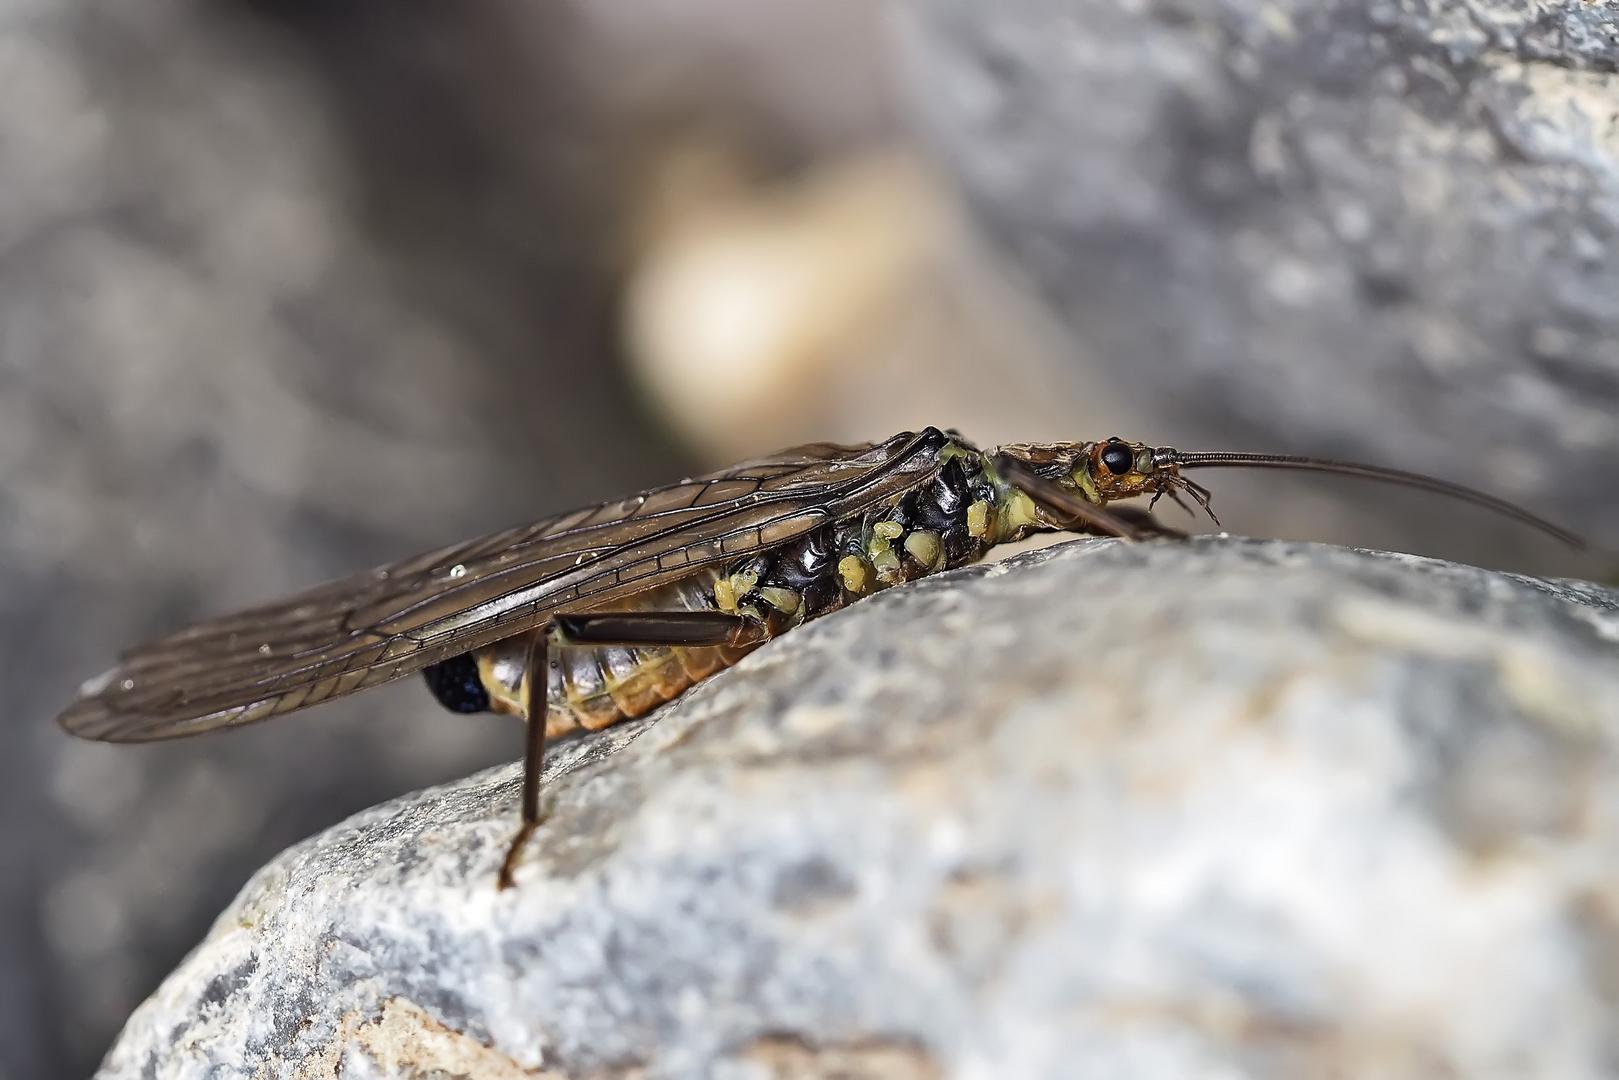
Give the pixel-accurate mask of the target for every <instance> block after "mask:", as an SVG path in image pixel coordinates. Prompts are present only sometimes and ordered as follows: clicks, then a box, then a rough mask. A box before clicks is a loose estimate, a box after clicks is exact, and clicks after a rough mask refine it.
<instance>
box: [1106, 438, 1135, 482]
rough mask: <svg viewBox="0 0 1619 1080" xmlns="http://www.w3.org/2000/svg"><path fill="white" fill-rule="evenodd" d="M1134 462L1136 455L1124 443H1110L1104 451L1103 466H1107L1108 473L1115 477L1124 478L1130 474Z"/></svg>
mask: <svg viewBox="0 0 1619 1080" xmlns="http://www.w3.org/2000/svg"><path fill="white" fill-rule="evenodd" d="M1134 461H1135V455H1134V454H1132V453H1130V448H1129V447H1128V446H1126V445H1125V444H1124V443H1121V442H1116V443H1108V444H1107V446H1106V447H1104V448H1103V449H1102V464H1103V465H1105V466H1107V471H1108V472H1110V473H1112V474H1113V475H1114V476H1123V475H1124V474H1125V473H1127V472H1129V471H1130V465H1131V463H1132V462H1134Z"/></svg>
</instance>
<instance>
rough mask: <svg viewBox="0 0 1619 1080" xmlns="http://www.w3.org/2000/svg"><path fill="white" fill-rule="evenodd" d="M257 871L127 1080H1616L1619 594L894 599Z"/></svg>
mask: <svg viewBox="0 0 1619 1080" xmlns="http://www.w3.org/2000/svg"><path fill="white" fill-rule="evenodd" d="M549 772H550V774H551V776H552V777H553V781H552V783H551V785H550V786H549V787H548V789H547V791H548V795H547V806H548V811H547V813H548V817H547V821H546V823H545V825H544V826H543V827H542V829H541V830H540V831H539V833H538V834H537V835H536V837H535V838H534V840H533V842H532V843H531V844H530V845H529V848H528V851H527V853H526V856H525V857H524V859H523V862H522V865H521V867H520V868H519V870H518V874H517V877H518V888H516V889H515V890H510V891H507V892H504V893H503V892H500V891H497V889H496V887H495V871H496V867H497V865H498V864H499V861H500V858H501V855H502V850H503V847H504V845H505V843H506V841H507V840H508V839H509V838H510V837H511V835H512V832H513V829H514V826H515V816H516V804H517V786H518V773H517V770H516V768H515V766H508V767H504V768H499V769H495V770H492V771H489V772H485V773H481V774H479V775H476V776H473V777H471V778H470V779H468V780H465V781H463V782H460V783H456V784H451V785H448V786H444V787H440V788H435V789H432V790H428V791H425V792H421V793H419V794H416V795H413V796H408V797H406V798H402V799H398V800H396V801H394V802H391V803H388V804H385V805H383V806H379V807H376V808H375V809H372V810H369V811H366V812H364V813H361V814H359V815H357V816H355V817H354V818H352V819H350V820H349V821H347V822H345V823H343V824H342V825H339V826H337V827H336V828H333V829H331V830H329V831H327V832H325V833H323V834H321V835H319V836H316V837H313V838H312V839H310V840H308V841H306V842H304V843H302V844H299V845H298V846H296V847H293V848H291V849H290V850H288V851H287V852H286V853H285V854H283V855H282V856H281V857H279V858H278V859H276V860H275V861H274V862H272V863H271V864H270V865H268V866H267V867H265V868H264V869H263V870H261V871H260V872H259V873H258V875H257V876H256V877H254V878H253V880H252V881H251V882H250V883H249V884H248V885H247V887H246V888H245V889H244V890H243V891H242V893H241V895H240V896H239V897H238V898H237V899H236V901H235V903H234V904H232V905H231V906H230V908H229V909H228V910H226V911H225V913H224V914H223V915H221V916H220V917H219V919H218V921H217V922H216V923H215V924H214V927H213V929H212V931H211V932H210V933H209V934H208V936H207V938H206V940H204V941H203V943H202V944H201V945H200V946H198V948H197V949H196V950H195V951H194V952H193V953H192V954H191V956H190V957H189V958H188V959H187V960H186V961H185V962H184V963H183V964H182V965H181V967H180V968H179V969H178V970H177V971H176V972H175V973H174V974H173V975H172V976H171V977H170V978H169V980H168V981H167V982H166V983H165V984H164V985H163V987H162V988H161V989H160V990H159V991H158V993H157V994H156V995H154V996H153V997H152V998H151V999H150V1000H149V1001H148V1002H147V1003H146V1004H145V1005H143V1006H142V1007H141V1008H140V1009H139V1011H137V1012H136V1014H135V1015H134V1017H133V1018H132V1019H131V1020H130V1021H129V1024H128V1026H127V1027H126V1029H125V1030H124V1033H123V1035H122V1037H121V1038H120V1040H119V1041H118V1043H117V1044H116V1045H115V1046H114V1048H113V1050H112V1051H111V1053H110V1055H109V1056H108V1058H107V1059H106V1062H105V1064H104V1066H103V1068H102V1070H101V1072H100V1074H99V1076H100V1077H101V1080H119V1078H125V1077H128V1078H135V1077H142V1078H160V1080H170V1078H182V1077H209V1078H213V1080H219V1078H225V1077H248V1076H253V1077H263V1076H268V1077H291V1076H298V1077H336V1076H339V1075H341V1076H344V1077H365V1076H372V1077H374V1076H387V1077H399V1078H425V1077H446V1076H450V1077H472V1078H480V1080H482V1078H495V1077H499V1078H508V1077H522V1076H548V1077H551V1076H566V1077H576V1078H579V1077H630V1076H637V1077H639V1076H646V1077H652V1076H656V1077H726V1078H743V1077H831V1076H839V1077H885V1078H899V1077H903V1078H912V1077H915V1078H924V1077H927V1078H931V1077H944V1076H953V1077H990V1076H1018V1077H1087V1076H1096V1077H1104V1076H1105V1077H1158V1076H1165V1077H1184V1076H1216V1075H1218V1076H1253V1077H1284V1076H1302V1075H1307V1076H1327V1075H1330V1076H1344V1077H1356V1076H1377V1077H1380V1078H1399V1077H1419V1076H1420V1077H1428V1076H1434V1075H1467V1076H1469V1077H1529V1076H1545V1077H1550V1076H1556V1077H1562V1078H1577V1077H1596V1076H1600V1075H1608V1074H1609V1072H1610V1070H1611V1067H1612V1064H1613V1061H1614V1060H1615V1058H1614V1054H1615V1051H1616V1049H1619V1047H1616V1044H1615V1042H1614V1032H1616V1031H1619V990H1616V989H1615V988H1616V987H1619V869H1616V868H1619V859H1616V858H1615V855H1616V853H1619V594H1616V593H1614V592H1611V591H1607V590H1603V589H1600V588H1597V587H1595V586H1588V585H1582V584H1577V583H1571V582H1561V583H1560V582H1552V581H1544V580H1536V579H1530V578H1523V577H1518V576H1514V575H1509V574H1500V573H1491V572H1486V571H1482V570H1477V569H1473V568H1470V567H1466V566H1460V565H1454V564H1448V563H1440V562H1434V561H1429V560H1424V559H1418V558H1413V557H1408V556H1400V555H1388V554H1381V553H1377V552H1369V551H1355V550H1347V549H1338V548H1330V547H1323V546H1319V545H1309V544H1297V543H1282V542H1258V541H1245V540H1235V539H1229V538H1221V539H1205V540H1197V541H1193V542H1189V543H1185V544H1172V543H1151V544H1140V545H1123V544H1119V543H1117V542H1114V541H1082V542H1076V543H1071V544H1066V545H1063V546H1061V547H1056V548H1051V549H1046V550H1043V551H1037V552H1032V553H1027V554H1024V555H1021V556H1018V557H1016V558H1014V559H1012V560H1009V561H1008V562H1005V563H1001V564H998V565H994V566H990V567H979V568H972V569H969V570H966V571H961V572H955V573H951V574H946V575H941V576H940V577H938V578H933V579H929V580H925V581H922V582H918V583H915V584H913V585H910V586H907V587H904V588H900V589H896V590H893V591H891V592H889V593H886V594H883V595H880V596H877V597H875V598H873V599H871V600H869V601H866V602H863V603H861V604H858V605H856V606H855V607H854V608H852V609H851V610H849V611H847V612H844V613H841V614H837V615H833V616H830V617H828V618H826V619H824V620H822V621H819V622H817V623H814V624H811V625H810V626H807V627H804V628H802V629H800V630H797V631H794V632H793V633H792V634H789V635H787V636H786V637H784V638H783V639H781V640H780V641H778V642H775V643H773V644H772V645H770V646H768V647H767V648H765V649H763V650H761V651H760V652H758V653H756V654H754V655H753V656H752V657H750V658H749V659H748V660H747V661H745V662H744V663H743V664H742V665H740V666H739V667H738V668H736V669H734V670H732V671H730V672H727V673H724V674H722V675H720V676H718V677H716V678H714V679H713V680H711V681H709V682H707V683H705V684H703V685H702V686H699V687H698V688H697V689H696V690H694V691H693V692H692V693H690V694H689V695H687V696H686V697H685V698H684V699H683V700H681V701H679V702H676V703H675V704H673V705H671V706H670V707H668V708H665V709H664V710H662V711H661V712H659V713H657V714H655V715H654V716H653V717H651V718H649V719H647V720H643V721H640V722H636V723H632V724H627V725H623V726H620V727H618V728H614V729H609V730H607V731H605V732H603V733H601V734H600V735H599V736H596V737H594V738H593V739H589V740H584V741H579V742H574V743H570V744H566V746H565V747H564V748H563V750H562V752H559V753H558V754H557V756H556V759H555V760H554V761H553V763H552V765H551V767H550V770H549Z"/></svg>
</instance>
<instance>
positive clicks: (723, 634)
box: [500, 611, 765, 889]
mask: <svg viewBox="0 0 1619 1080" xmlns="http://www.w3.org/2000/svg"><path fill="white" fill-rule="evenodd" d="M553 629H555V630H556V632H557V635H558V637H559V638H560V639H561V640H560V641H558V642H557V644H559V645H625V646H636V645H685V646H689V647H697V646H702V645H730V646H732V647H740V646H742V645H748V644H752V643H754V642H756V641H759V640H761V639H762V638H763V637H764V636H765V633H764V628H763V627H761V626H759V625H758V624H757V623H754V622H752V621H751V620H749V619H746V618H744V617H743V616H741V615H731V614H728V613H726V612H723V611H604V612H591V613H588V614H583V615H557V616H555V617H554V618H553V619H552V620H551V622H549V623H546V624H545V625H543V626H541V627H539V628H538V629H536V630H535V631H534V633H533V636H532V637H530V638H529V645H528V658H527V661H526V668H525V670H526V671H527V672H528V681H527V688H526V690H525V692H524V696H525V700H524V703H523V712H524V715H525V717H526V718H527V721H528V736H527V739H526V741H525V742H524V744H523V823H522V825H521V826H519V828H518V830H517V836H516V837H514V838H513V839H512V843H511V847H509V848H507V849H506V858H505V859H503V860H502V861H501V864H500V887H501V888H502V889H508V888H511V886H512V885H513V884H514V882H513V880H512V871H513V870H514V869H515V868H516V866H517V857H518V855H519V854H520V853H521V852H522V850H523V845H525V844H526V843H528V838H529V837H530V836H532V835H534V829H535V827H536V826H538V825H539V823H540V773H541V771H542V770H543V769H544V767H545V710H546V708H547V707H548V704H549V703H548V701H547V698H546V690H547V688H548V686H549V679H548V678H547V677H546V676H547V674H548V672H549V671H550V648H551V642H550V637H551V633H552V630H553Z"/></svg>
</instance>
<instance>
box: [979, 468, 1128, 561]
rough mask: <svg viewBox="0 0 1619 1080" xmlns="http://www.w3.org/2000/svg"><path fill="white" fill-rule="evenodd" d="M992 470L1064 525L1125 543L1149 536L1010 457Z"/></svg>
mask: <svg viewBox="0 0 1619 1080" xmlns="http://www.w3.org/2000/svg"><path fill="white" fill-rule="evenodd" d="M995 469H996V471H997V472H999V473H1000V474H1001V475H1002V476H1004V477H1006V478H1007V479H1008V480H1010V481H1012V483H1014V484H1016V485H1017V486H1018V488H1019V489H1020V490H1021V491H1022V492H1023V493H1024V494H1025V495H1027V496H1028V497H1029V498H1031V499H1033V500H1034V501H1035V503H1036V505H1038V506H1039V507H1040V508H1041V509H1043V510H1045V511H1046V512H1047V513H1048V514H1051V515H1052V516H1053V517H1055V518H1057V520H1058V521H1061V522H1063V523H1064V524H1066V525H1069V526H1073V525H1085V526H1088V527H1089V528H1091V529H1092V530H1094V531H1096V532H1099V533H1101V534H1102V535H1104V536H1119V537H1123V538H1124V539H1126V540H1142V539H1145V538H1146V537H1148V536H1150V535H1152V534H1151V533H1150V532H1145V531H1143V530H1142V529H1140V528H1138V527H1137V526H1135V525H1133V524H1131V523H1130V522H1128V521H1126V520H1125V519H1124V518H1123V517H1121V516H1120V515H1118V514H1116V513H1114V512H1113V511H1111V510H1108V509H1106V508H1105V507H1101V506H1098V505H1096V504H1095V503H1093V502H1087V501H1086V500H1084V499H1082V498H1080V497H1079V496H1077V495H1073V494H1070V493H1069V492H1067V491H1064V490H1063V489H1062V488H1060V487H1058V486H1057V485H1056V484H1054V483H1052V482H1051V481H1050V480H1047V479H1046V478H1045V477H1043V476H1041V475H1040V474H1039V473H1037V472H1035V471H1034V470H1033V469H1031V468H1029V467H1028V466H1027V465H1025V464H1023V462H1021V461H1019V460H1017V459H1016V458H1014V457H1012V456H1011V455H1009V454H997V455H996V456H995Z"/></svg>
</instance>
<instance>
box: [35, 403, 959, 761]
mask: <svg viewBox="0 0 1619 1080" xmlns="http://www.w3.org/2000/svg"><path fill="white" fill-rule="evenodd" d="M947 441H948V440H947V438H946V436H944V435H943V434H941V433H940V432H938V431H936V430H934V429H932V428H929V429H928V430H926V431H924V432H922V433H921V434H912V433H909V432H906V433H902V434H900V435H896V436H894V437H893V438H891V439H888V440H886V441H885V442H882V443H873V444H869V445H862V446H838V445H834V444H829V443H818V444H815V445H811V446H805V447H800V448H798V449H796V450H789V451H784V452H783V453H780V454H777V455H774V456H772V457H768V458H762V459H760V460H758V461H752V462H746V463H744V464H742V465H737V466H735V467H733V468H730V469H726V470H723V471H721V472H717V473H713V474H711V475H708V476H703V477H698V478H696V479H692V480H686V481H682V482H681V483H678V484H672V485H669V486H667V487H662V488H654V489H652V490H649V491H646V492H644V493H642V494H639V495H635V496H631V497H629V498H627V499H621V500H617V501H614V502H610V503H604V504H602V505H599V506H593V507H587V508H585V509H582V510H576V511H573V512H571V513H566V514H561V515H558V516H556V517H552V518H547V519H545V520H543V521H539V522H536V523H534V524H532V525H526V526H522V527H520V528H516V529H509V530H507V531H505V532H500V533H495V534H494V535H492V536H487V537H484V538H482V539H480V540H473V541H469V542H467V543H464V544H457V545H455V546H453V547H447V548H443V549H441V550H439V551H435V552H430V553H428V554H426V555H420V556H417V557H415V558H411V559H406V560H404V561H402V562H399V563H396V564H393V565H391V566H387V567H383V568H381V569H378V570H374V571H371V572H370V573H367V574H360V575H357V576H355V577H351V578H347V579H344V580H342V581H337V582H334V583H332V584H329V585H324V586H321V587H319V588H315V589H312V590H310V591H308V592H305V593H301V594H299V595H297V596H294V597H292V598H290V599H287V600H284V601H281V602H279V603H275V604H270V605H267V606H264V607H260V608H255V609H252V610H250V611H244V612H241V613H239V614H236V615H228V616H225V617H222V618H218V619H213V620H209V621H207V622H203V623H199V624H197V625H195V626H193V627H190V628H189V629H186V630H182V631H180V632H179V633H176V634H173V635H171V636H169V637H166V638H163V639H161V640H159V641H155V642H152V643H149V644H146V645H141V646H137V647H136V648H133V649H130V650H128V651H127V652H125V653H124V654H123V655H122V656H121V657H120V659H119V663H118V666H117V667H115V668H113V669H112V670H111V671H109V672H107V673H105V674H104V675H101V676H99V677H97V678H96V679H92V680H90V681H89V682H87V683H85V684H84V686H82V687H81V688H80V691H79V697H78V699H77V700H76V701H74V703H73V704H72V705H70V706H69V707H68V708H67V709H66V710H65V711H64V712H63V713H62V714H61V715H60V716H59V717H58V718H57V720H58V722H59V723H60V724H61V725H62V726H63V727H64V728H66V729H67V730H68V731H69V732H71V733H72V734H74V735H77V736H80V737H82V738H87V739H99V740H103V741H107V742H147V741H153V740H158V739H170V738H179V737H181V736H185V735H193V734H198V733H201V732H204V731H212V730H215V729H217V728H222V727H229V726H237V725H241V724H246V723H251V722H253V721H255V720H263V719H266V718H268V717H270V716H275V715H279V714H281V713H286V712H291V711H293V710H294V709H301V708H304V707H305V706H308V705H314V704H316V703H318V702H321V701H326V700H328V699H330V698H334V697H341V696H342V695H344V694H349V693H353V692H354V691H356V690H360V689H363V688H365V687H368V686H374V685H376V684H378V683H382V682H386V681H388V680H390V679H394V678H398V677H400V676H402V675H407V674H409V673H411V672H414V671H418V670H420V669H421V668H424V667H426V666H427V665H429V664H432V663H436V662H438V661H440V660H444V659H447V658H449V657H451V656H456V655H459V654H461V653H464V652H468V651H470V650H472V649H476V648H479V647H481V646H483V645H488V644H491V643H493V642H496V641H499V640H501V639H503V638H508V637H512V636H514V635H517V634H521V633H523V632H524V631H526V630H530V629H532V628H534V627H535V626H538V625H540V624H541V623H542V622H543V621H544V620H545V619H546V617H547V616H549V615H550V614H551V613H552V612H557V611H583V610H590V609H600V608H606V607H611V605H612V603H613V602H614V601H615V600H619V599H622V598H624V597H626V596H631V595H634V594H635V593H638V592H642V591H644V590H646V589H650V588H654V587H656V586H658V585H660V584H663V583H664V582H666V581H672V580H675V579H676V578H679V577H682V576H684V575H686V574H689V573H692V572H694V571H696V570H698V569H701V568H702V567H705V566H708V565H711V564H713V563H717V562H729V561H730V560H732V559H735V558H737V557H739V556H742V555H746V554H749V553H751V552H754V551H758V550H761V549H765V548H770V547H774V546H776V545H778V544H782V543H785V542H787V541H789V540H791V539H793V538H795V537H798V536H802V535H803V534H804V533H807V532H809V531H811V530H813V529H815V528H817V527H819V526H820V525H822V524H824V523H826V522H828V521H835V520H840V519H842V518H845V517H849V516H852V515H855V514H859V513H862V512H863V511H865V510H866V509H868V508H870V507H871V506H874V505H878V504H881V503H883V502H886V501H891V500H893V499H895V498H898V497H899V496H900V495H903V494H904V493H905V492H906V491H908V490H910V489H911V488H913V487H916V486H918V485H919V484H922V483H924V482H926V481H927V480H928V479H930V478H931V477H932V476H933V474H934V472H935V471H936V470H937V468H938V464H937V454H938V451H939V449H940V448H942V447H943V446H944V445H945V443H946V442H947Z"/></svg>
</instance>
